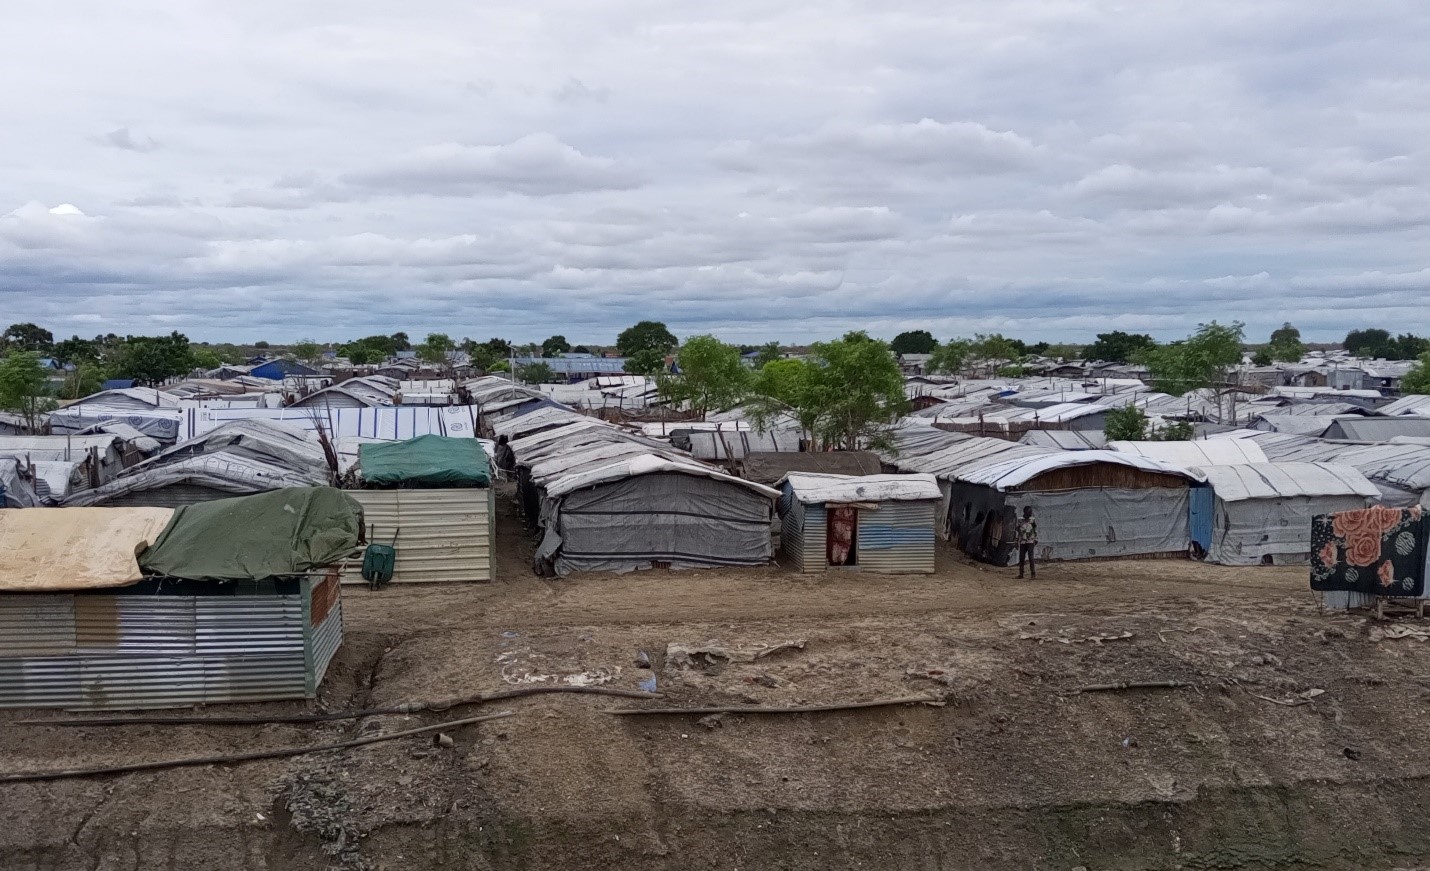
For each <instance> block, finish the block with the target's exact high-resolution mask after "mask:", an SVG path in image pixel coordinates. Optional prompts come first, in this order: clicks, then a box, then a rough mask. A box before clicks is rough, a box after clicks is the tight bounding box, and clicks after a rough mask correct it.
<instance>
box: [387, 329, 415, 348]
mask: <svg viewBox="0 0 1430 871" xmlns="http://www.w3.org/2000/svg"><path fill="white" fill-rule="evenodd" d="M388 338H390V339H391V340H392V350H393V352H394V353H396V352H397V351H410V350H412V342H410V341H409V340H408V338H407V334H406V333H393V334H392V335H391V336H389V337H388Z"/></svg>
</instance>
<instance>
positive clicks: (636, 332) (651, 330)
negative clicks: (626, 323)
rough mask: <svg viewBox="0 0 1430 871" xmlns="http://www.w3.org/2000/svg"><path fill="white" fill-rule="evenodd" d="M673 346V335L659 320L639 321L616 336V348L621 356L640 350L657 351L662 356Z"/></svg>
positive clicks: (636, 352) (633, 353)
mask: <svg viewBox="0 0 1430 871" xmlns="http://www.w3.org/2000/svg"><path fill="white" fill-rule="evenodd" d="M673 347H675V335H674V334H673V333H671V332H670V330H668V329H666V326H665V324H663V323H661V322H660V321H641V322H640V323H638V324H636V325H634V326H631V327H627V328H626V329H625V330H624V331H622V332H621V334H620V335H619V336H617V337H616V349H617V350H619V351H620V352H621V356H622V357H634V356H635V355H636V354H639V353H640V352H641V351H657V352H659V353H660V355H661V356H662V357H663V356H665V354H666V353H668V352H669V351H670V349H671V348H673ZM646 361H647V362H649V358H646Z"/></svg>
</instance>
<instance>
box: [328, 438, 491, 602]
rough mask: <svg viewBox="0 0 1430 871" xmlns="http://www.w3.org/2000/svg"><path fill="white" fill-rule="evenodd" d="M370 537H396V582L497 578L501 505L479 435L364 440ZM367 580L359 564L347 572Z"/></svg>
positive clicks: (354, 493) (364, 500) (359, 495)
mask: <svg viewBox="0 0 1430 871" xmlns="http://www.w3.org/2000/svg"><path fill="white" fill-rule="evenodd" d="M358 450H359V459H358V468H359V471H360V473H361V475H362V485H363V486H362V488H361V489H355V490H348V491H346V492H347V494H348V495H349V496H351V497H352V498H353V499H356V500H357V502H358V503H359V504H360V505H362V508H363V517H364V520H365V522H366V523H367V524H368V529H369V540H370V541H374V542H381V543H386V542H389V541H392V540H394V539H396V541H397V559H396V563H395V565H394V569H393V576H392V583H407V584H416V583H435V582H441V581H464V582H472V581H490V580H493V579H494V578H495V577H496V547H495V542H496V504H495V500H494V496H493V491H492V488H491V463H490V460H489V459H488V458H487V455H486V452H485V451H484V450H483V448H482V445H481V443H480V442H479V440H477V439H470V438H443V437H442V436H436V435H425V436H420V437H418V438H415V439H409V440H408V441H404V442H387V443H380V442H378V443H374V442H368V443H364V444H362V445H359V449H358ZM342 581H343V583H345V584H362V583H366V581H364V580H363V578H362V572H361V564H360V563H359V562H358V561H353V562H352V563H351V564H350V565H349V566H348V568H347V570H346V571H344V572H343V576H342Z"/></svg>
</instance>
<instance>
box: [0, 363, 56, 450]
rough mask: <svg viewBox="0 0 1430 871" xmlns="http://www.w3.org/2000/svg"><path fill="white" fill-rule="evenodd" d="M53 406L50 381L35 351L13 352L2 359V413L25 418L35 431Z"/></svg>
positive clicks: (0, 405) (0, 401)
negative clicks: (10, 413)
mask: <svg viewBox="0 0 1430 871" xmlns="http://www.w3.org/2000/svg"><path fill="white" fill-rule="evenodd" d="M53 405H54V402H53V400H51V399H49V379H48V377H47V376H46V373H45V369H44V367H43V366H41V365H40V355H39V354H38V353H36V352H34V351H11V352H10V353H8V354H6V355H5V356H4V357H0V409H3V410H5V411H12V412H15V413H16V414H19V415H21V416H23V417H24V418H25V425H26V426H28V427H29V428H30V429H31V430H32V431H33V430H35V429H36V428H37V427H38V424H39V419H40V415H42V414H44V413H45V412H46V411H48V410H49V409H50V408H52V407H53Z"/></svg>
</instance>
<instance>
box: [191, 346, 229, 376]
mask: <svg viewBox="0 0 1430 871" xmlns="http://www.w3.org/2000/svg"><path fill="white" fill-rule="evenodd" d="M190 358H191V359H192V361H193V364H194V368H195V369H202V370H204V371H205V372H207V371H209V370H210V369H217V368H218V367H220V366H222V365H223V358H222V357H220V356H219V355H218V352H217V351H215V350H214V349H212V348H195V349H193V350H192V351H191V352H190Z"/></svg>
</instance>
